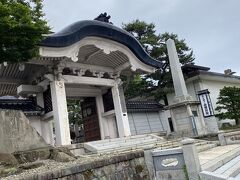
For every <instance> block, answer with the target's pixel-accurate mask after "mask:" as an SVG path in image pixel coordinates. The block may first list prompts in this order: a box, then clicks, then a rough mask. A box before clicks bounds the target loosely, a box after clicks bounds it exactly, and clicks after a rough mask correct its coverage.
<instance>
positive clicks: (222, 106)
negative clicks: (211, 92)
mask: <svg viewBox="0 0 240 180" xmlns="http://www.w3.org/2000/svg"><path fill="white" fill-rule="evenodd" d="M215 110H216V111H218V112H219V113H218V114H216V116H217V117H218V118H219V119H220V120H222V119H234V120H235V121H236V124H238V125H239V124H240V88H239V87H235V86H234V87H226V86H225V87H224V88H223V89H221V90H220V93H219V97H218V98H217V107H216V109H215Z"/></svg>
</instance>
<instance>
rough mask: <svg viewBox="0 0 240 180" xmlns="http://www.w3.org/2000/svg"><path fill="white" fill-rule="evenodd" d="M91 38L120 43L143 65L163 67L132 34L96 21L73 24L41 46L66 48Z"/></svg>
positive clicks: (45, 40) (46, 40)
mask: <svg viewBox="0 0 240 180" xmlns="http://www.w3.org/2000/svg"><path fill="white" fill-rule="evenodd" d="M89 36H96V37H101V38H107V39H110V40H113V41H116V42H119V43H121V44H123V45H125V46H127V47H128V48H129V49H130V50H131V51H132V52H133V53H134V54H135V56H136V57H137V58H138V59H139V60H140V61H142V62H143V63H145V64H147V65H149V66H153V67H155V68H161V67H162V63H161V62H159V61H157V60H155V59H153V58H151V57H150V56H149V55H148V54H147V53H146V51H145V50H144V49H143V47H142V46H141V45H140V43H139V42H138V41H137V40H136V39H135V37H134V36H132V35H131V34H130V33H128V32H127V31H125V30H123V29H120V28H118V27H116V26H113V25H111V24H109V23H105V22H100V21H96V20H85V21H78V22H76V23H73V24H71V25H69V26H67V27H66V28H65V29H63V30H62V31H60V32H58V33H55V34H53V35H51V36H48V37H47V38H46V39H44V40H43V41H42V42H41V44H40V46H45V47H66V46H70V45H72V44H74V43H76V42H78V41H80V40H81V39H83V38H85V37H89Z"/></svg>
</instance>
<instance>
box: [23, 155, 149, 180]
mask: <svg viewBox="0 0 240 180" xmlns="http://www.w3.org/2000/svg"><path fill="white" fill-rule="evenodd" d="M23 179H24V180H48V179H49V180H50V179H58V180H66V179H67V180H76V179H77V180H90V179H119V180H122V179H136V180H145V179H150V178H149V173H148V170H147V167H146V164H145V160H144V152H143V151H137V152H129V153H126V154H121V155H117V156H113V157H111V158H106V159H102V160H96V161H94V162H88V163H84V164H79V165H75V166H72V167H66V168H65V169H61V170H56V171H49V172H44V173H39V174H35V175H32V176H28V177H24V178H23ZM23 179H22V180H23Z"/></svg>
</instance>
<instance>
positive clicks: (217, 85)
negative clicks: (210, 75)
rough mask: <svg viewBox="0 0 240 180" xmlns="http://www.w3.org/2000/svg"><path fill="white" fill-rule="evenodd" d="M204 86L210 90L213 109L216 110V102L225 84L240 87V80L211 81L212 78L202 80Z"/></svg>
mask: <svg viewBox="0 0 240 180" xmlns="http://www.w3.org/2000/svg"><path fill="white" fill-rule="evenodd" d="M202 84H203V88H204V89H208V90H209V92H210V97H211V101H212V105H213V109H214V112H215V108H216V107H217V105H216V102H217V98H218V96H219V92H220V89H222V88H223V87H224V86H237V87H240V80H239V83H228V82H221V81H210V80H202Z"/></svg>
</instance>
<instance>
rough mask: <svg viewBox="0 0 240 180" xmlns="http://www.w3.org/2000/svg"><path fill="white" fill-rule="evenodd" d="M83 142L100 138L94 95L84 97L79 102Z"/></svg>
mask: <svg viewBox="0 0 240 180" xmlns="http://www.w3.org/2000/svg"><path fill="white" fill-rule="evenodd" d="M81 108H82V117H83V127H84V135H85V142H88V141H96V140H100V139H101V134H100V128H99V122H98V114H97V108H96V99H95V97H88V98H85V99H84V101H83V102H82V103H81Z"/></svg>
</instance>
